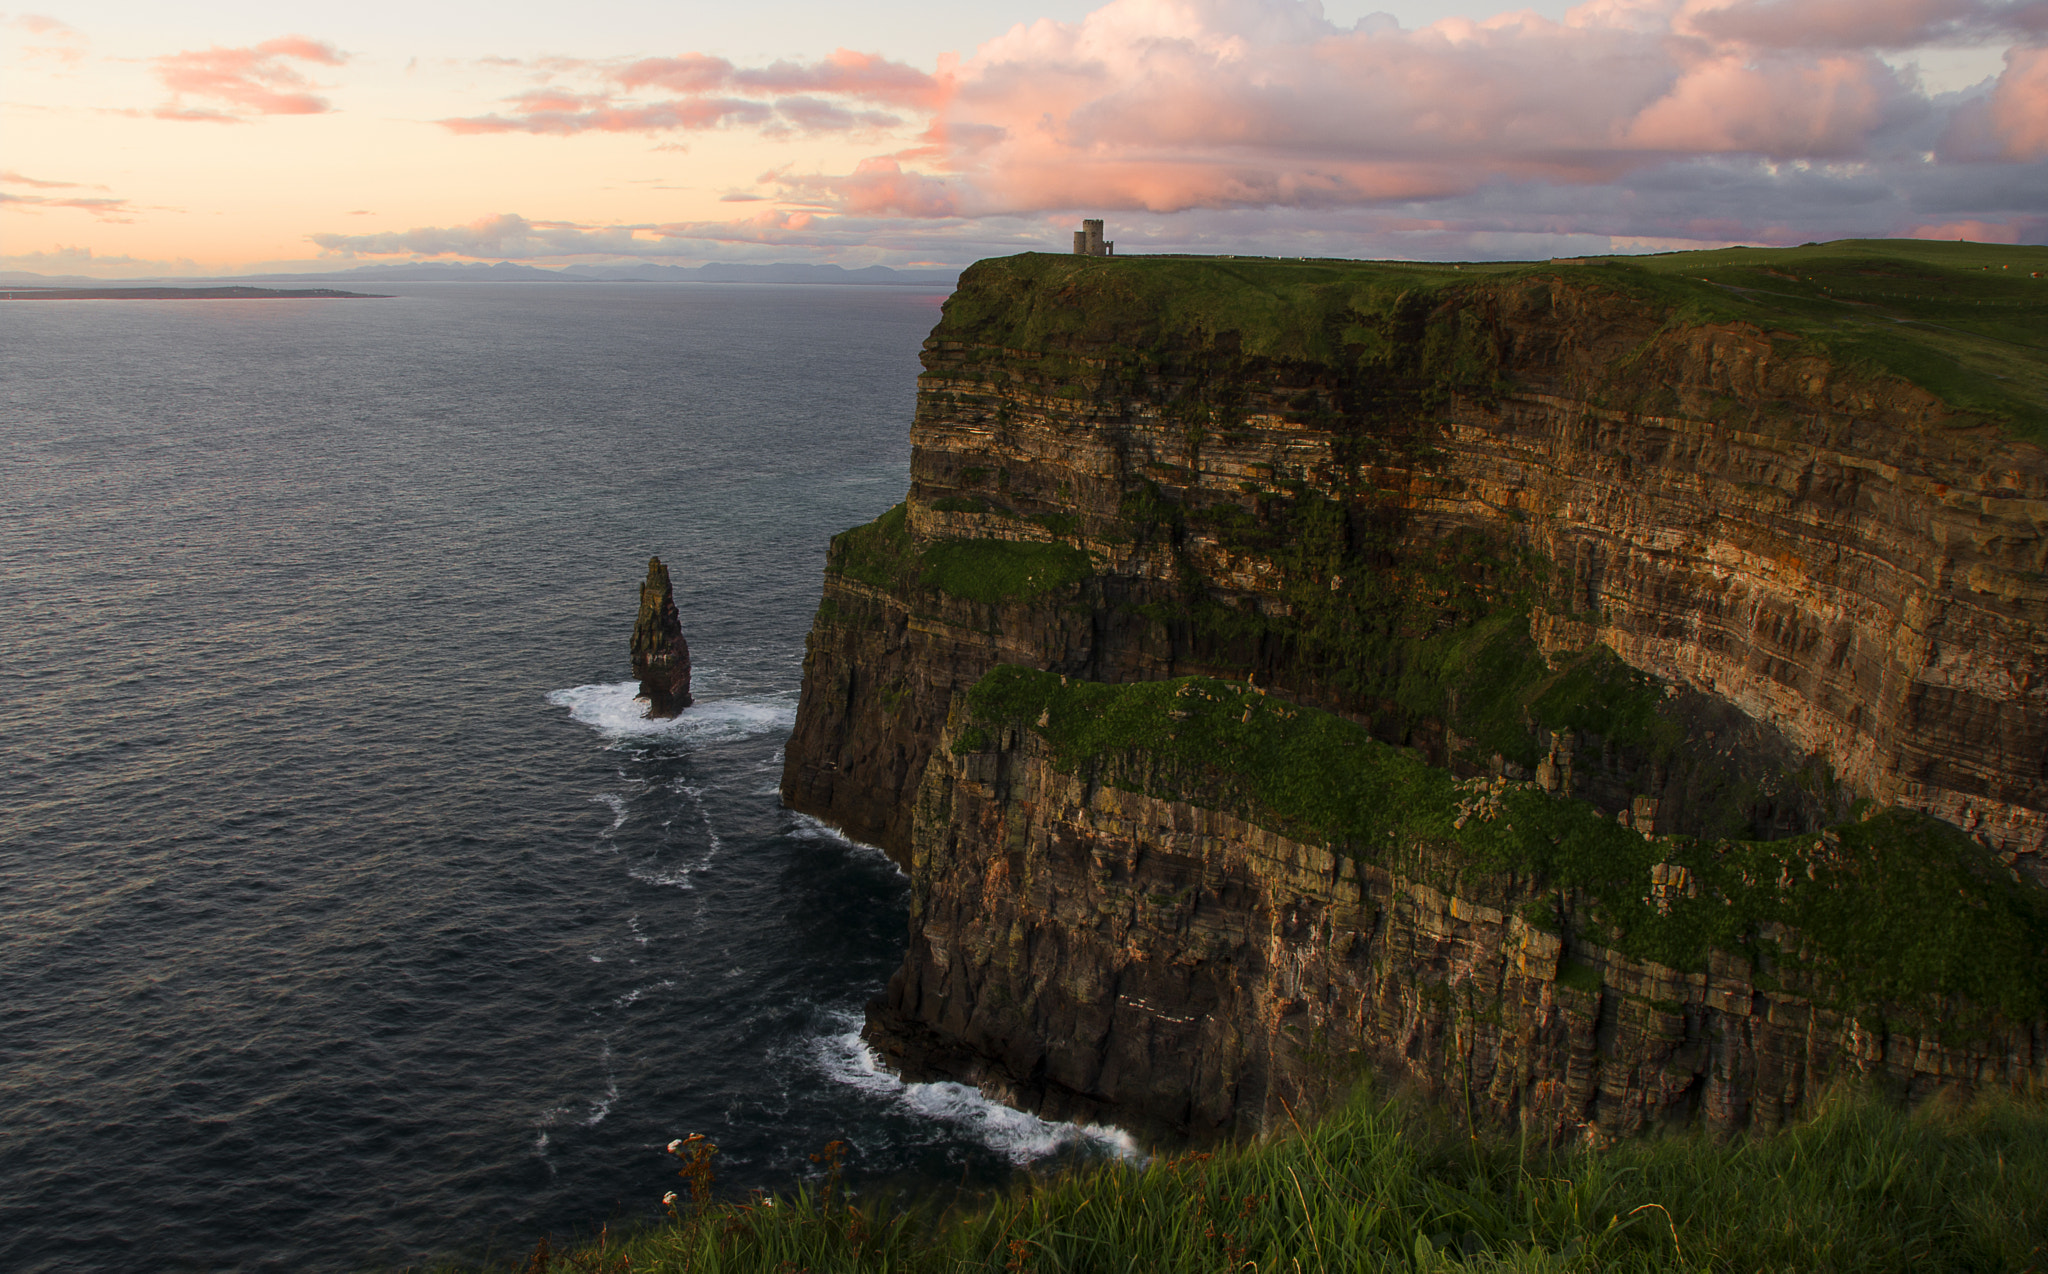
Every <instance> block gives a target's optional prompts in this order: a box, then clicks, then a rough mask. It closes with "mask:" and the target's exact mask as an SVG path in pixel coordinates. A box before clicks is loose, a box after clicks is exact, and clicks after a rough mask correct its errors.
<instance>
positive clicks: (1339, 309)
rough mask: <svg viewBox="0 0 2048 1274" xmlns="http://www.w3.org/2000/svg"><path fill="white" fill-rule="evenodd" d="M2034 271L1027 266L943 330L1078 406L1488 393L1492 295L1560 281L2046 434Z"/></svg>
mask: <svg viewBox="0 0 2048 1274" xmlns="http://www.w3.org/2000/svg"><path fill="white" fill-rule="evenodd" d="M2037 275H2048V248H2041V247H2025V246H2020V247H2015V246H2006V245H1997V244H1972V243H1953V244H1950V243H1936V242H1929V241H1922V240H1841V241H1838V242H1834V243H1825V244H1808V245H1806V246H1804V247H1799V248H1779V249H1766V248H1731V249H1724V250H1720V251H1715V252H1686V253H1669V254H1662V255H1656V256H1642V257H1598V258H1586V259H1579V260H1574V261H1571V262H1503V263H1492V264H1480V263H1464V264H1461V265H1452V264H1448V263H1418V262H1391V261H1370V262H1368V261H1295V260H1266V259H1256V258H1242V257H1220V258H1219V257H1206V258H1203V257H1114V258H1089V257H1073V256H1063V255H1052V254H1038V253H1030V254H1025V255H1022V256H1016V257H1006V258H1000V259H997V260H991V261H984V262H981V263H979V264H977V265H975V266H974V267H972V268H971V269H970V270H969V271H968V273H967V274H966V275H964V276H963V278H962V280H961V286H960V289H959V291H958V292H956V293H955V295H954V297H953V298H952V299H951V300H950V301H949V302H948V303H947V307H946V322H945V332H946V334H947V335H948V337H949V338H951V339H957V340H963V341H968V342H972V343H975V344H979V345H983V346H988V347H995V348H1006V349H1020V350H1031V351H1034V352H1035V353H1036V354H1038V355H1039V356H1040V358H1041V359H1044V360H1050V361H1049V362H1045V363H1044V364H1043V370H1044V372H1045V373H1046V374H1047V375H1049V376H1050V377H1051V378H1052V379H1053V380H1055V381H1060V382H1062V383H1067V382H1071V386H1072V387H1073V388H1074V390H1075V392H1076V393H1077V394H1080V395H1081V396H1093V395H1094V394H1097V393H1101V392H1109V391H1111V390H1113V387H1114V385H1115V383H1117V382H1118V381H1119V380H1120V379H1127V377H1121V376H1120V374H1119V373H1117V372H1116V370H1115V369H1116V368H1118V367H1127V368H1129V369H1133V370H1135V369H1140V368H1165V367H1171V368H1172V369H1174V370H1176V371H1178V372H1181V373H1183V374H1185V373H1187V372H1189V371H1194V372H1200V371H1201V370H1202V366H1203V364H1204V361H1205V360H1207V361H1210V362H1213V361H1216V360H1218V359H1221V360H1223V361H1224V362H1226V363H1230V364H1233V365H1238V364H1244V363H1246V362H1254V363H1256V362H1268V363H1281V362H1300V363H1314V364H1318V365H1320V366H1324V367H1327V368H1330V369H1333V370H1335V371H1339V372H1349V373H1352V374H1356V373H1361V372H1372V373H1373V379H1374V380H1375V381H1376V382H1377V383H1379V384H1380V385H1382V386H1384V387H1386V388H1388V389H1389V390H1391V391H1393V392H1395V393H1396V395H1397V396H1400V394H1401V387H1402V383H1403V381H1404V379H1405V380H1406V381H1412V382H1413V383H1414V384H1416V385H1428V386H1432V387H1435V388H1438V389H1453V388H1454V389H1457V390H1459V391H1461V392H1464V393H1467V394H1482V395H1483V394H1484V393H1485V392H1486V391H1487V390H1488V388H1489V387H1490V386H1495V385H1497V384H1499V383H1500V375H1501V373H1500V370H1499V363H1500V358H1499V353H1500V350H1499V346H1498V343H1497V337H1496V336H1495V334H1494V332H1493V331H1492V329H1491V327H1490V324H1489V322H1488V320H1487V319H1486V318H1485V316H1484V311H1485V302H1486V301H1487V299H1488V298H1489V297H1492V298H1496V299H1498V298H1501V297H1505V296H1507V295H1508V294H1509V293H1510V292H1512V291H1514V290H1516V289H1521V288H1524V287H1526V286H1528V285H1529V284H1531V283H1533V282H1537V281H1546V282H1547V281H1548V280H1553V279H1556V280H1562V281H1564V282H1566V283H1575V284H1581V285H1584V286H1586V287H1588V288H1591V289H1595V290H1598V291H1605V292H1609V293H1612V294H1615V295H1617V296H1621V297H1626V298H1631V299H1634V300H1637V301H1640V302H1642V303H1644V304H1645V305H1646V306H1648V307H1650V308H1651V309H1652V310H1653V312H1654V313H1656V314H1658V315H1661V316H1662V317H1663V321H1664V326H1665V328H1666V330H1670V329H1677V328H1683V327H1689V326H1695V325H1699V324H1703V323H1730V322H1736V323H1747V324H1751V325H1753V326H1755V327H1757V328H1760V329H1763V330H1765V331H1767V332H1769V333H1770V335H1771V337H1772V339H1773V341H1774V343H1775V344H1777V345H1778V346H1779V352H1780V353H1781V354H1782V355H1784V356H1798V355H1800V354H1805V353H1811V354H1816V355H1819V356H1822V357H1825V358H1827V359H1829V360H1831V361H1832V362H1834V363H1835V364H1836V365H1837V367H1838V369H1839V373H1840V375H1841V376H1844V377H1847V378H1849V379H1852V380H1853V379H1856V378H1859V377H1862V378H1870V377H1877V378H1883V377H1897V378H1899V379H1902V380H1904V381H1907V382H1909V383H1911V384H1914V385H1918V386H1920V387H1921V388H1923V389H1926V390H1928V391H1929V392H1931V393H1933V394H1934V395H1936V396H1937V397H1938V398H1940V399H1941V400H1943V401H1944V402H1946V403H1948V404H1949V405H1950V406H1951V407H1953V408H1955V409H1957V410H1958V411H1962V412H1965V413H1970V414H1972V415H1975V416H1979V417H1981V418H1983V419H1985V420H1988V421H1993V422H1996V423H1998V424H2001V425H2003V426H2004V427H2005V428H2006V429H2008V430H2009V431H2010V432H2011V433H2013V434H2014V435H2016V436H2020V437H2025V438H2030V439H2033V440H2035V441H2042V440H2048V278H2040V277H2036V276H2037ZM1622 361H1623V362H1624V363H1626V362H1627V359H1626V358H1624V359H1623V360H1622ZM1070 364H1071V365H1070ZM1105 366H1107V368H1108V371H1107V372H1105V371H1104V370H1103V369H1104V367H1105ZM1617 370H1618V371H1620V372H1624V373H1625V371H1626V368H1625V367H1621V368H1618V369H1617ZM939 374H940V375H943V374H944V373H943V372H940V373H939ZM1216 379H1217V380H1218V381H1219V382H1227V381H1229V380H1230V379H1232V378H1231V377H1230V376H1227V375H1220V376H1218V377H1216ZM1069 396H1072V395H1069ZM1212 399H1215V401H1211V400H1212ZM1413 405H1414V404H1413V403H1412V402H1411V403H1410V404H1409V406H1410V407H1411V408H1412V406H1413ZM1187 407H1188V411H1189V413H1190V424H1191V425H1195V424H1199V425H1202V426H1209V427H1214V428H1219V429H1227V428H1229V427H1230V424H1231V422H1230V420H1229V414H1230V413H1229V408H1228V405H1227V404H1226V403H1223V402H1222V401H1221V400H1220V399H1216V396H1215V395H1213V394H1205V395H1203V396H1202V397H1201V398H1200V400H1199V401H1194V400H1191V401H1190V403H1189V404H1188V405H1187Z"/></svg>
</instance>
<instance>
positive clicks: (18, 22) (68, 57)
mask: <svg viewBox="0 0 2048 1274" xmlns="http://www.w3.org/2000/svg"><path fill="white" fill-rule="evenodd" d="M6 25H7V26H10V27H14V28H16V29H17V30H21V31H26V32H28V33H29V35H31V36H33V37H35V38H36V39H37V40H38V41H41V42H40V43H24V44H22V45H20V46H19V51H20V52H21V53H22V54H25V55H27V56H29V57H46V58H55V59H56V60H58V61H60V62H73V63H75V62H78V61H80V60H82V59H83V58H84V57H85V50H86V40H85V37H84V36H83V35H81V34H79V33H78V32H77V31H76V30H74V29H73V28H71V27H70V26H67V25H66V24H64V23H62V22H59V21H58V20H57V19H55V18H52V17H47V16H45V15H43V14H40V13H24V14H21V15H20V16H18V17H14V18H9V19H7V21H6Z"/></svg>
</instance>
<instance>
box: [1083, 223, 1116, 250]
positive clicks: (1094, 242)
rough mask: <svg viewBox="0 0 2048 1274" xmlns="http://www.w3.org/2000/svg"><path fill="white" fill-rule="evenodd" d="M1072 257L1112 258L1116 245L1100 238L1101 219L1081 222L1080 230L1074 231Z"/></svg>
mask: <svg viewBox="0 0 2048 1274" xmlns="http://www.w3.org/2000/svg"><path fill="white" fill-rule="evenodd" d="M1074 255H1075V256H1077V257H1113V256H1115V255H1116V245H1115V244H1114V243H1109V242H1107V241H1105V240H1104V239H1103V237H1102V219H1101V218H1099V217H1097V218H1094V219H1092V220H1088V221H1083V222H1082V223H1081V228H1080V229H1079V230H1076V231H1074Z"/></svg>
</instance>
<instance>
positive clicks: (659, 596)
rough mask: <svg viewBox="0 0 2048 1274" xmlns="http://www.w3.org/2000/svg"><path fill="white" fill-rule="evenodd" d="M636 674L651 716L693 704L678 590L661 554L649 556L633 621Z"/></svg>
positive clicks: (668, 713)
mask: <svg viewBox="0 0 2048 1274" xmlns="http://www.w3.org/2000/svg"><path fill="white" fill-rule="evenodd" d="M633 675H634V676H636V677H638V678H640V697H641V698H643V699H645V700H647V715H648V716H650V717H673V716H675V715H677V714H678V713H680V712H681V711H682V710H683V709H684V708H687V707H689V706H690V644H689V643H688V642H686V641H684V640H683V621H682V616H680V615H678V614H677V613H676V594H675V589H674V588H672V587H670V585H669V582H668V568H667V567H666V566H663V565H662V564H661V559H660V558H658V557H650V558H648V559H647V582H646V583H644V584H642V585H640V618H639V619H638V620H637V621H635V622H634V624H633Z"/></svg>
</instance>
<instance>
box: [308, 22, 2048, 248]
mask: <svg viewBox="0 0 2048 1274" xmlns="http://www.w3.org/2000/svg"><path fill="white" fill-rule="evenodd" d="M1935 46H1941V47H1956V46H1975V47H1980V48H1987V49H1992V50H1997V49H2000V48H2002V49H2003V53H2004V61H2003V67H2002V70H2001V71H2000V73H1999V74H1997V75H1996V76H1994V77H1992V78H1990V79H1988V80H1986V81H1985V82H1983V83H1980V84H1978V85H1976V86H1973V87H1971V88H1968V89H1965V90H1962V91H1959V92H1950V93H1930V92H1928V91H1927V90H1925V89H1924V88H1923V87H1922V84H1921V82H1920V80H1919V77H1918V76H1917V74H1916V73H1915V72H1914V70H1913V69H1912V66H1911V56H1912V54H1913V52H1914V51H1915V50H1920V49H1926V48H1929V47H1935ZM530 69H533V70H536V71H537V72H539V73H541V74H542V75H543V76H544V77H545V79H546V80H547V82H546V83H545V84H543V85H542V86H541V87H538V88H533V89H529V90H527V91H525V92H522V93H520V94H517V95H515V96H514V97H512V98H508V99H505V100H504V101H503V102H502V103H501V104H500V107H499V109H497V110H495V111H493V112H490V113H487V114H481V115H472V116H464V117H460V118H452V119H446V120H442V121H440V123H441V124H442V126H443V127H445V128H446V129H448V130H450V131H452V132H454V133H457V134H462V135H476V134H486V133H530V134H545V135H553V136H560V137H574V136H576V135H579V134H585V133H645V134H649V135H660V134H670V133H678V132H689V131H693V130H707V129H728V130H754V131H756V132H758V133H760V134H761V135H763V136H768V137H778V136H789V135H793V134H802V135H815V134H827V133H834V134H843V135H846V136H848V137H849V138H852V139H857V140H866V141H868V142H870V143H871V144H872V146H873V151H874V153H871V154H869V155H868V157H867V158H865V159H863V160H861V161H859V162H858V163H856V164H854V165H853V166H852V168H851V169H850V170H849V171H837V172H798V171H791V170H788V169H780V170H775V171H771V172H769V173H767V174H764V176H763V177H762V178H761V180H760V182H759V184H758V186H757V189H756V191H755V192H753V193H751V194H750V193H747V192H744V191H735V192H733V193H732V194H730V195H728V196H727V198H728V199H730V200H735V201H741V202H756V201H760V202H767V203H772V204H773V205H774V209H773V210H772V212H768V213H764V216H767V217H769V218H770V220H764V219H763V218H762V217H755V218H750V219H747V220H745V221H743V222H735V223H733V224H734V226H736V227H746V228H747V230H746V233H749V234H758V233H765V232H766V231H764V229H763V228H764V227H768V228H771V229H772V230H773V232H774V233H777V234H808V235H811V236H814V237H816V236H823V235H824V234H825V233H826V232H827V231H828V229H830V228H832V227H834V226H835V225H836V224H839V223H845V224H856V223H857V224H860V225H863V226H876V225H888V224H894V223H899V222H900V223H909V224H917V225H921V226H923V227H924V228H925V231H926V232H927V233H928V235H930V236H931V239H932V241H933V242H934V243H938V244H942V245H943V244H948V243H952V242H956V241H957V243H958V245H959V246H961V247H963V248H964V247H965V246H967V245H968V244H970V243H978V242H983V241H1008V240H1010V239H1012V238H1014V237H1016V236H1018V235H1022V234H1030V235H1034V236H1042V240H1043V241H1047V242H1050V243H1052V244H1055V245H1056V244H1057V243H1058V238H1057V236H1056V235H1054V234H1053V233H1052V227H1053V225H1054V224H1055V223H1059V222H1063V221H1064V220H1066V219H1067V218H1070V217H1072V216H1074V215H1078V214H1084V213H1085V214H1089V215H1098V214H1109V215H1112V216H1116V217H1118V219H1119V223H1120V225H1121V226H1122V227H1123V229H1122V230H1121V231H1120V232H1119V233H1118V235H1117V237H1118V238H1119V240H1120V241H1121V242H1123V243H1124V244H1125V245H1126V246H1127V247H1129V248H1134V249H1139V250H1143V249H1145V248H1148V247H1149V248H1154V249H1163V248H1181V249H1201V248H1208V249H1221V250H1266V251H1279V252H1300V253H1321V252H1334V253H1339V254H1356V253H1361V252H1367V253H1386V254H1390V255H1474V256H1486V255H1493V256H1500V255H1536V254H1540V253H1541V252H1542V251H1543V250H1544V249H1545V248H1546V247H1550V248H1554V249H1559V250H1568V251H1599V250H1606V247H1605V246H1604V245H1612V246H1614V247H1617V248H1625V247H1630V246H1635V247H1679V246H1693V245H1702V244H1719V243H1728V242H1763V243H1773V242H1800V241H1803V240H1806V239H1820V238H1836V237H1847V236H1866V235H1867V236H1882V235H1909V234H1928V235H1933V234H1939V235H1947V234H1949V233H1950V232H1954V233H1955V234H1957V235H1968V236H1970V237H1978V238H1994V239H2005V240H2014V239H2020V240H2031V239H2037V238H2040V237H2041V236H2043V235H2044V234H2048V212H2044V210H2048V0H1588V2H1587V3H1584V4H1581V5H1580V6H1579V7H1577V8H1575V9H1573V10H1571V11H1570V12H1569V13H1568V14H1567V15H1566V16H1565V17H1564V18H1563V19H1562V20H1558V21H1554V20H1551V19H1549V18H1545V17H1543V16H1541V15H1538V14H1535V13H1533V12H1521V13H1510V14H1504V15H1501V16H1498V17H1495V18H1491V19H1487V20H1485V21H1474V20H1469V19H1448V20H1445V21H1442V22H1438V23H1435V24H1433V25H1430V26H1426V27H1422V28H1419V29H1405V28H1403V27H1401V26H1400V25H1399V24H1398V23H1397V22H1396V21H1395V20H1393V19H1392V18H1390V17H1388V16H1387V15H1384V14H1376V15H1373V16H1371V17H1368V18H1365V19H1363V20H1361V21H1359V22H1358V23H1356V24H1355V25H1351V26H1338V25H1336V24H1333V23H1331V22H1330V21H1328V20H1326V19H1325V17H1324V16H1323V14H1322V11H1321V8H1320V7H1319V6H1317V5H1315V4H1312V3H1304V2H1302V0H1112V2H1111V3H1109V4H1107V5H1105V6H1104V7H1102V8H1100V9H1098V10H1096V11H1095V12H1093V13H1091V14H1089V15H1088V16H1087V17H1086V18H1085V19H1083V20H1081V21H1079V22H1072V23H1063V22H1053V21H1040V22H1035V23H1031V24H1029V25H1019V26H1017V27H1015V28H1013V29H1011V30H1010V31H1009V32H1007V33H1005V34H1004V35H1002V36H1000V37H998V38H996V39H994V40H991V41H989V42H987V43H985V44H983V45H982V46H981V47H980V48H979V49H977V50H976V51H975V52H974V54H973V55H972V56H971V57H969V58H967V59H965V60H962V61H957V62H956V61H952V60H947V61H944V62H942V63H941V64H940V65H939V66H937V67H935V68H934V69H933V70H932V71H930V72H926V71H922V70H919V69H917V68H914V67H911V66H908V65H906V64H904V63H900V62H894V61H890V60H889V59H887V58H885V57H883V56H881V55H879V54H872V53H856V52H852V51H848V50H840V51H839V52H836V53H834V54H833V55H832V56H831V57H829V58H826V59H824V60H822V61H819V62H815V63H792V62H776V63H773V64H770V65H766V66H757V67H746V66H739V65H736V64H734V63H733V62H731V61H729V60H727V59H724V58H719V57H714V56H709V55H706V54H701V53H683V54H678V55H675V56H662V57H643V58H637V59H620V60H616V61H612V62H605V63H593V62H568V61H560V60H558V61H554V62H550V63H547V64H544V65H536V66H534V67H531V68H530ZM478 224H479V225H481V224H484V223H478ZM521 224H522V225H524V226H525V227H527V229H526V230H524V231H521V232H520V237H518V239H517V246H520V247H521V249H522V250H527V249H531V248H533V247H534V246H535V245H537V244H540V243H542V242H553V243H554V244H555V245H556V246H557V247H558V248H559V249H560V250H561V251H563V252H565V253H598V252H614V251H625V252H629V253H630V252H637V251H641V250H642V248H643V247H644V245H646V244H648V243H650V242H654V241H657V240H658V241H660V242H664V243H665V242H668V239H667V238H666V237H665V232H664V231H661V230H659V229H657V228H650V227H639V228H637V229H622V233H623V238H617V237H615V238H612V239H605V238H603V237H602V234H601V232H600V231H599V230H597V229H594V228H590V227H580V228H576V229H575V231H574V235H575V236H580V237H572V238H566V239H565V238H557V239H554V240H548V239H547V236H548V235H550V234H557V235H559V234H566V233H568V231H567V230H550V229H548V227H549V226H552V225H556V224H557V223H548V222H540V221H534V222H524V221H522V222H521ZM476 233H477V232H476V230H475V227H473V226H472V227H458V228H453V229H449V230H443V231H430V230H415V231H410V232H406V235H405V236H401V237H392V238H387V239H383V240H378V239H375V238H374V237H366V236H335V235H330V236H323V237H321V238H320V239H319V240H318V241H319V242H321V243H322V244H323V246H326V247H328V248H329V249H330V250H332V251H342V252H355V253H375V252H400V251H411V252H443V251H454V249H453V248H438V247H431V246H425V245H430V244H435V243H445V244H453V243H455V242H457V241H458V240H462V241H464V242H470V241H472V240H471V239H466V238H464V236H473V235H474V234H476ZM696 233H697V231H696V230H692V231H691V234H692V235H695V234H696ZM593 235H597V236H599V237H597V238H592V237H590V236H593ZM437 236H438V237H437ZM475 242H478V243H481V242H482V241H481V240H476V241H475ZM818 242H820V243H822V242H823V240H822V238H820V239H818ZM378 243H383V244H385V245H386V246H382V247H378V246H375V245H376V244H378ZM577 245H582V246H577ZM621 245H624V246H621ZM482 255H512V254H511V253H510V252H505V253H499V254H493V253H488V252H486V253H483V254H482Z"/></svg>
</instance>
